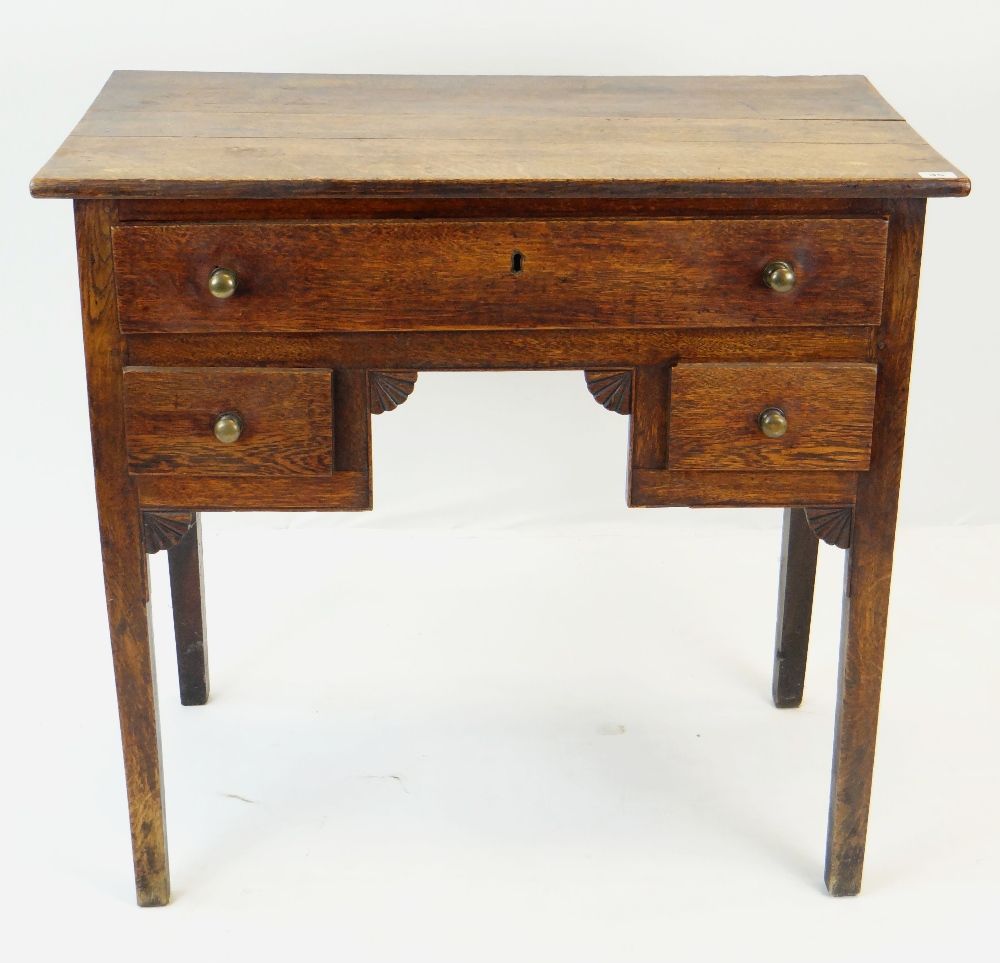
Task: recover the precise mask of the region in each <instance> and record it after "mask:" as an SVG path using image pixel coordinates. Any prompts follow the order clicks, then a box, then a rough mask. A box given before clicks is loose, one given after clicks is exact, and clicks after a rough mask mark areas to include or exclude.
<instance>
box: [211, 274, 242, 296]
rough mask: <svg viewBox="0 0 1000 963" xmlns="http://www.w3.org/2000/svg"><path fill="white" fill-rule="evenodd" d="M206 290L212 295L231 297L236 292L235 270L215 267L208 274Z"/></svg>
mask: <svg viewBox="0 0 1000 963" xmlns="http://www.w3.org/2000/svg"><path fill="white" fill-rule="evenodd" d="M208 290H209V291H210V292H211V293H212V297H216V298H231V297H232V296H233V295H234V294H235V293H236V272H235V271H231V270H230V269H229V268H216V269H215V270H214V271H213V272H212V273H211V274H210V275H209V276H208Z"/></svg>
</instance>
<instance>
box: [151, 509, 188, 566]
mask: <svg viewBox="0 0 1000 963" xmlns="http://www.w3.org/2000/svg"><path fill="white" fill-rule="evenodd" d="M194 520H195V513H194V512H143V513H142V538H143V543H144V545H145V547H146V552H147V553H148V554H150V555H155V554H156V553H157V552H162V551H163V550H164V549H168V548H173V547H174V546H175V545H176V544H177V543H178V542H179V541H180V540H181V539H182V538H183V537H184V536H185V535H187V533H188V532H189V531H190V529H191V526H192V525H194Z"/></svg>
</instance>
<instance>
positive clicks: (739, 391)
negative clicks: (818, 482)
mask: <svg viewBox="0 0 1000 963" xmlns="http://www.w3.org/2000/svg"><path fill="white" fill-rule="evenodd" d="M876 372H877V369H876V366H875V365H862V364H754V365H749V364H733V365H722V364H718V365H717V364H701V365H697V364H690V365H689V364H679V365H677V367H676V368H674V370H673V372H672V374H671V386H670V436H669V449H668V456H667V464H668V467H670V468H672V469H674V468H676V469H681V470H698V469H703V470H714V471H718V470H734V471H738V470H745V469H763V468H769V469H772V470H773V469H778V470H803V469H806V470H818V469H839V470H842V471H843V470H852V471H864V470H865V469H866V468H867V467H868V462H869V456H870V453H871V438H872V421H873V418H874V405H875V381H876ZM765 408H778V409H780V410H781V411H782V412H784V414H785V416H786V418H787V419H788V430H787V431H786V432H785V434H784V435H782V436H781V437H780V438H768V437H766V436H765V435H764V433H763V432H762V431H761V429H760V425H759V424H758V418H759V416H760V413H761V412H762V411H763V410H764V409H765Z"/></svg>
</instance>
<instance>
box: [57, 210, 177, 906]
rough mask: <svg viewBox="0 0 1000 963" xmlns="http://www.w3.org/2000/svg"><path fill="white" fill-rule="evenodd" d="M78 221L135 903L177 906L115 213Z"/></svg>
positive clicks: (87, 213)
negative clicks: (130, 455)
mask: <svg viewBox="0 0 1000 963" xmlns="http://www.w3.org/2000/svg"><path fill="white" fill-rule="evenodd" d="M75 214H76V240H77V254H78V259H79V270H80V298H81V302H82V308H83V341H84V349H85V352H86V359H87V394H88V398H89V401H90V424H91V440H92V442H93V452H94V481H95V484H96V487H97V513H98V518H99V522H100V530H101V554H102V556H103V560H104V584H105V589H106V593H107V605H108V623H109V626H110V630H111V655H112V660H113V663H114V671H115V687H116V690H117V695H118V716H119V720H120V722H121V734H122V749H123V751H124V755H125V790H126V793H127V794H128V811H129V823H130V826H131V832H132V859H133V863H134V868H135V889H136V899H137V900H138V902H139V905H140V906H163V905H164V904H166V903H167V902H169V900H170V872H169V868H168V865H167V829H166V820H165V818H164V811H163V773H162V767H161V764H160V735H159V723H158V718H157V705H156V684H155V678H156V672H155V668H154V663H153V639H152V630H151V620H150V611H149V574H148V568H147V562H146V550H145V546H144V544H143V538H142V522H141V519H140V509H139V498H138V492H137V491H136V487H135V484H134V482H133V480H132V479H131V478H130V477H129V471H128V459H127V455H126V448H125V422H124V416H123V411H122V362H123V354H124V343H123V338H122V336H121V334H120V333H119V330H118V315H117V307H116V306H117V299H116V297H115V279H114V268H113V263H112V256H111V225H112V223H113V221H114V208H113V205H110V204H107V203H104V202H101V201H81V202H77V204H76V206H75ZM171 507H174V506H171Z"/></svg>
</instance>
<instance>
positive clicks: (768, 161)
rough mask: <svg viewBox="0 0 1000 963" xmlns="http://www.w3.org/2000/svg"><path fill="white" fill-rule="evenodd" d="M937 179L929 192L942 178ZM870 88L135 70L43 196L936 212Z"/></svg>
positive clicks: (953, 183) (84, 126)
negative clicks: (854, 206) (562, 200)
mask: <svg viewBox="0 0 1000 963" xmlns="http://www.w3.org/2000/svg"><path fill="white" fill-rule="evenodd" d="M928 174H929V175H932V176H926V175H928ZM969 190H970V183H969V180H968V178H966V177H965V176H964V175H963V174H962V173H961V172H960V171H959V170H958V168H956V167H955V166H954V165H952V164H951V163H949V162H948V161H947V160H945V159H944V158H943V157H942V156H941V155H940V154H938V153H937V152H936V151H935V150H934V149H933V148H931V147H930V146H929V145H928V144H927V143H926V142H925V141H924V140H923V139H922V138H921V137H920V136H919V135H918V134H917V133H916V132H915V131H914V130H913V129H912V128H911V127H910V126H909V125H908V124H907V123H906V122H905V121H904V120H903V118H902V117H900V116H899V114H897V113H896V112H895V111H894V110H893V109H892V107H890V106H889V105H888V104H887V103H886V102H885V101H884V100H883V99H882V97H881V96H880V95H879V94H878V92H877V91H876V90H875V89H874V87H872V85H871V84H870V83H869V82H868V80H867V79H866V78H864V77H859V76H844V77H520V76H518V77H503V76H471V77H464V76H403V75H400V76H378V75H373V76H366V75H319V74H316V75H310V74H239V73H180V72H152V71H116V72H115V73H114V74H112V75H111V78H110V79H109V80H108V82H107V84H106V85H105V87H104V89H103V90H102V91H101V93H100V95H99V96H98V98H97V100H96V101H94V103H93V105H92V106H91V107H90V109H89V110H88V111H87V113H86V115H85V116H84V118H83V119H82V120H81V121H80V123H79V124H78V125H77V126H76V129H75V130H74V131H73V132H72V134H70V136H69V137H68V138H67V140H66V141H65V143H63V145H62V146H61V147H60V148H59V150H58V151H56V153H55V155H54V156H53V157H52V159H51V160H50V161H49V162H48V163H47V164H46V165H45V166H44V167H43V168H42V170H41V171H40V172H39V173H38V175H37V176H36V177H35V179H34V180H33V181H32V182H31V193H32V194H33V195H34V196H36V197H109V198H125V197H135V198H287V197H338V196H340V197H343V196H353V197H357V196H379V197H387V196H388V197H393V196H399V197H405V196H419V197H455V196H478V197H487V196H497V197H573V196H577V197H578V196H591V197H899V196H912V197H932V196H941V195H964V194H968V193H969Z"/></svg>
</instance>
